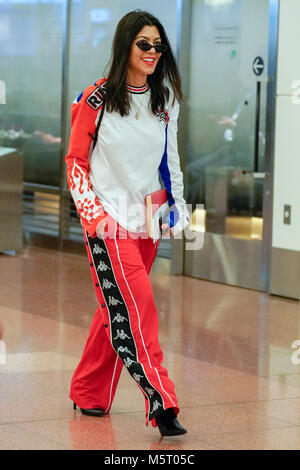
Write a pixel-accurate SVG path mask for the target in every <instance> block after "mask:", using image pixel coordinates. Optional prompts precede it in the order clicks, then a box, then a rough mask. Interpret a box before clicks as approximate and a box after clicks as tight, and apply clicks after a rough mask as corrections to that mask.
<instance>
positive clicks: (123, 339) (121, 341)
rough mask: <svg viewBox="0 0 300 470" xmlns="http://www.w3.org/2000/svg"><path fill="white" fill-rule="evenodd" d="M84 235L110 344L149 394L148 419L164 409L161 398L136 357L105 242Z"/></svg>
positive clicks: (127, 316) (125, 310)
mask: <svg viewBox="0 0 300 470" xmlns="http://www.w3.org/2000/svg"><path fill="white" fill-rule="evenodd" d="M86 237H87V240H88V244H89V249H90V253H91V256H92V259H93V263H94V268H95V271H96V274H97V277H98V281H99V285H100V286H101V289H102V293H103V296H104V298H105V302H106V305H107V308H108V313H109V318H110V327H111V341H112V346H113V348H114V350H115V351H116V353H117V354H118V356H119V357H120V359H121V360H122V362H123V363H124V365H125V366H126V368H127V369H128V371H129V373H130V375H131V376H132V377H133V379H134V380H135V381H136V382H137V383H138V384H139V386H140V387H141V389H142V390H143V392H144V393H145V395H146V397H147V398H148V400H149V417H148V419H149V421H150V420H151V419H152V418H154V417H155V416H156V415H157V414H158V413H160V412H161V411H162V410H163V409H164V402H163V398H162V396H161V394H160V393H159V392H158V390H156V389H155V388H154V387H153V385H152V384H151V383H150V382H149V380H148V378H147V377H146V374H145V371H144V368H143V366H142V364H141V363H140V362H139V361H138V355H137V349H136V344H135V341H134V338H133V334H132V331H131V325H130V317H129V313H128V309H127V305H126V303H125V301H124V299H123V296H122V293H121V291H120V289H119V286H118V283H117V280H116V278H115V275H114V271H113V267H112V264H111V261H110V257H109V253H108V249H107V246H106V244H105V242H104V240H103V238H102V237H95V238H92V237H91V236H90V235H89V234H88V233H87V232H86Z"/></svg>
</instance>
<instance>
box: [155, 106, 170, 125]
mask: <svg viewBox="0 0 300 470" xmlns="http://www.w3.org/2000/svg"><path fill="white" fill-rule="evenodd" d="M156 115H157V117H158V120H159V122H161V121H165V123H166V124H167V123H168V121H169V112H168V110H167V109H161V108H159V109H158V110H157V111H156Z"/></svg>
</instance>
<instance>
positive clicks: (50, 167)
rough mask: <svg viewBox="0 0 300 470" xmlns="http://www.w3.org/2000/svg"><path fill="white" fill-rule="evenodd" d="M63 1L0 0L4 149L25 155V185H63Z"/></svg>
mask: <svg viewBox="0 0 300 470" xmlns="http://www.w3.org/2000/svg"><path fill="white" fill-rule="evenodd" d="M62 6H63V2H62V1H52V2H50V1H49V2H37V1H20V0H19V1H17V0H15V1H8V0H7V1H3V0H2V1H0V63H1V68H0V79H1V80H3V81H4V82H5V84H6V104H5V105H4V106H1V107H0V112H1V114H0V145H1V146H3V147H16V148H18V149H20V150H21V151H22V152H23V155H24V181H26V182H28V183H34V184H43V185H50V186H59V181H60V175H59V168H60V146H61V86H62V31H63V24H62Z"/></svg>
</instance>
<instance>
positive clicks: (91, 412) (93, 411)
mask: <svg viewBox="0 0 300 470" xmlns="http://www.w3.org/2000/svg"><path fill="white" fill-rule="evenodd" d="M76 406H77V405H76V403H75V402H74V404H73V409H74V410H76ZM80 411H81V413H82V414H83V415H86V416H96V417H100V416H104V415H105V411H104V410H103V409H102V408H88V409H85V408H80Z"/></svg>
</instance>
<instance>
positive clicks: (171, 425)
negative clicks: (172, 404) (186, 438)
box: [156, 408, 187, 436]
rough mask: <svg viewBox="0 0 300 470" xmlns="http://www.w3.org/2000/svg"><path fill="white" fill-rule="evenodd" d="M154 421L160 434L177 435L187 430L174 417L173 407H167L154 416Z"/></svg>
mask: <svg viewBox="0 0 300 470" xmlns="http://www.w3.org/2000/svg"><path fill="white" fill-rule="evenodd" d="M156 423H157V426H158V429H159V431H160V433H161V435H162V436H179V435H181V434H186V432H187V430H186V429H185V428H184V427H183V426H181V424H180V423H179V421H178V419H177V418H176V415H175V412H174V410H173V408H168V409H167V410H164V411H163V412H162V413H160V414H159V415H158V416H156Z"/></svg>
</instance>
